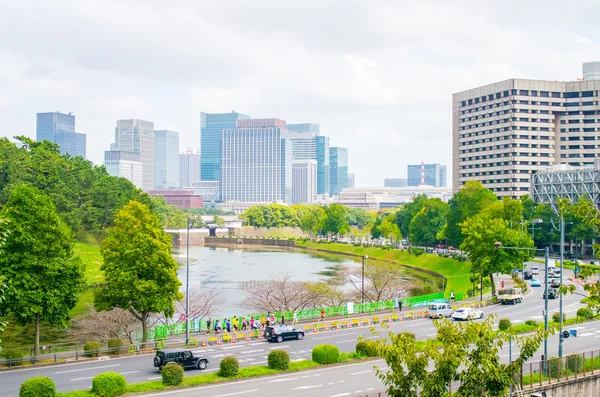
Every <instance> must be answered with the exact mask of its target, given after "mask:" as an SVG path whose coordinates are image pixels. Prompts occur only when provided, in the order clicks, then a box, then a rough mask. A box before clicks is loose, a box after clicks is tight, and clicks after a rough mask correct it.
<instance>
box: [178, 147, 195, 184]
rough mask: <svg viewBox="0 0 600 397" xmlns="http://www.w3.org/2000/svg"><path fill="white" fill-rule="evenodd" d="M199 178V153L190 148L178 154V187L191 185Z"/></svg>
mask: <svg viewBox="0 0 600 397" xmlns="http://www.w3.org/2000/svg"><path fill="white" fill-rule="evenodd" d="M199 180H200V155H199V154H194V153H193V152H192V151H191V150H188V152H187V153H182V154H180V155H179V187H191V186H192V184H193V183H194V182H198V181H199Z"/></svg>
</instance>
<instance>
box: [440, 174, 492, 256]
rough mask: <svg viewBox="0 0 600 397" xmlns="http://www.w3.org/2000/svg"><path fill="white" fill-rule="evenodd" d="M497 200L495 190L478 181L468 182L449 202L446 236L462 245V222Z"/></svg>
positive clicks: (457, 244)
mask: <svg viewBox="0 0 600 397" xmlns="http://www.w3.org/2000/svg"><path fill="white" fill-rule="evenodd" d="M496 201H497V198H496V195H495V194H494V192H492V191H491V190H488V189H486V188H485V187H483V185H482V184H481V183H480V182H477V181H469V182H467V183H466V184H465V186H463V188H462V189H461V190H460V191H458V192H456V193H455V194H454V196H453V197H452V199H450V201H449V203H448V205H449V212H448V228H447V230H446V237H447V238H448V239H449V240H450V244H452V245H454V246H455V247H458V246H460V245H461V244H462V241H463V234H462V229H461V224H462V223H463V222H464V221H466V220H467V219H469V218H470V217H472V216H473V215H475V214H477V213H478V212H480V211H481V210H482V209H484V208H486V207H487V206H488V205H490V204H493V203H495V202H496Z"/></svg>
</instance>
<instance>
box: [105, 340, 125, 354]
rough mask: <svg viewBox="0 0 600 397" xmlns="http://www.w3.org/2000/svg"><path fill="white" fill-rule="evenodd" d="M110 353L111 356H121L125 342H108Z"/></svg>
mask: <svg viewBox="0 0 600 397" xmlns="http://www.w3.org/2000/svg"><path fill="white" fill-rule="evenodd" d="M107 345H108V352H109V353H110V354H114V355H119V354H121V349H122V348H123V341H122V340H121V339H109V340H108V344H107Z"/></svg>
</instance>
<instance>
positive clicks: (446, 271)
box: [297, 241, 471, 298]
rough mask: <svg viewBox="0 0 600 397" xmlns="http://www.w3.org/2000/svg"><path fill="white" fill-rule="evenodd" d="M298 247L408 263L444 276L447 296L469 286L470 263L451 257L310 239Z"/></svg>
mask: <svg viewBox="0 0 600 397" xmlns="http://www.w3.org/2000/svg"><path fill="white" fill-rule="evenodd" d="M297 246H298V247H300V248H307V249H317V250H324V251H330V252H338V253H343V254H348V255H353V256H358V257H361V256H364V255H368V256H369V257H370V258H377V259H381V260H385V261H390V262H394V263H398V264H400V265H408V266H412V267H415V268H417V269H423V270H429V271H432V272H436V273H439V274H441V275H442V276H444V277H445V278H446V289H445V292H444V295H445V296H446V297H447V298H449V297H450V293H451V292H452V291H454V293H455V294H458V293H459V292H463V293H465V296H466V293H467V291H468V290H469V289H470V288H471V282H470V281H469V273H470V271H471V263H469V262H460V261H458V260H456V259H452V258H444V257H442V256H438V255H434V254H422V255H419V256H416V255H414V254H411V253H409V252H408V251H403V250H398V249H390V250H388V249H383V248H377V247H363V246H358V247H357V246H354V245H351V244H336V243H314V242H311V241H298V243H297Z"/></svg>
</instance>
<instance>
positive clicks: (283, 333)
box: [263, 325, 304, 343]
mask: <svg viewBox="0 0 600 397" xmlns="http://www.w3.org/2000/svg"><path fill="white" fill-rule="evenodd" d="M263 337H264V338H265V339H266V340H268V341H269V342H277V343H281V342H283V340H284V339H298V340H300V339H302V338H304V331H302V330H300V329H296V328H294V327H290V326H287V325H276V326H273V327H267V328H266V329H265V332H264V334H263Z"/></svg>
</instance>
